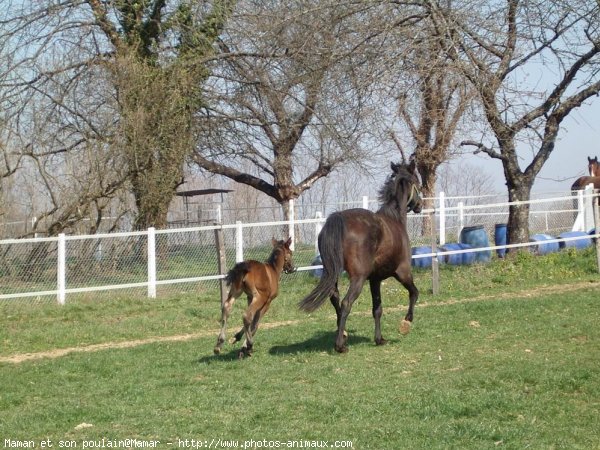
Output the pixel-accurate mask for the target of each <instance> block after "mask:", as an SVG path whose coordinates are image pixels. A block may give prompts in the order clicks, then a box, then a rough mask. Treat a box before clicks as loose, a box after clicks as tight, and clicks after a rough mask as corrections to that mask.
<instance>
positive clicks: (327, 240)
mask: <svg viewBox="0 0 600 450" xmlns="http://www.w3.org/2000/svg"><path fill="white" fill-rule="evenodd" d="M344 231H345V227H344V219H343V217H342V216H341V215H340V214H336V213H334V214H332V215H331V216H329V218H328V219H327V221H326V222H325V225H323V229H322V230H321V233H320V234H319V251H320V253H321V261H322V263H323V275H322V276H321V280H320V281H319V284H317V286H316V287H315V288H314V289H313V291H312V292H311V293H310V294H308V296H306V297H305V298H304V299H303V300H301V301H300V303H298V306H299V307H300V309H301V310H303V311H306V312H312V311H315V310H316V309H317V308H319V307H320V306H321V305H322V304H323V302H324V301H325V299H326V298H327V297H329V296H330V295H331V294H332V293H333V291H334V289H335V285H336V283H337V281H338V278H339V276H340V275H341V273H342V271H343V270H344V255H343V250H342V242H343V239H344Z"/></svg>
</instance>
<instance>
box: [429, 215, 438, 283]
mask: <svg viewBox="0 0 600 450" xmlns="http://www.w3.org/2000/svg"><path fill="white" fill-rule="evenodd" d="M429 214H431V216H430V217H431V219H430V220H431V253H433V256H432V257H431V293H432V294H433V295H437V294H439V292H440V267H439V260H438V257H437V251H438V250H437V243H436V240H435V237H436V236H435V229H436V226H435V211H432V212H430V213H429Z"/></svg>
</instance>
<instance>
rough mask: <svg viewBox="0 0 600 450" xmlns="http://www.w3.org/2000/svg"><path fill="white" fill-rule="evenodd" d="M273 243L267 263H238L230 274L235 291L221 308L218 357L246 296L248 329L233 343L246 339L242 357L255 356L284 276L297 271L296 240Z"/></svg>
mask: <svg viewBox="0 0 600 450" xmlns="http://www.w3.org/2000/svg"><path fill="white" fill-rule="evenodd" d="M272 243H273V252H272V253H271V256H269V258H268V259H267V261H266V262H264V263H262V262H259V261H255V260H252V259H251V260H247V261H243V262H241V263H237V264H236V265H235V266H234V267H233V269H231V270H230V271H229V272H228V273H227V276H226V277H225V281H226V282H227V285H228V286H231V287H230V289H229V294H228V296H227V299H226V300H225V301H224V302H223V303H222V305H221V331H220V332H219V337H218V338H217V345H216V346H215V349H214V352H215V354H219V353H221V348H222V347H223V343H224V342H225V334H226V331H227V318H228V317H229V314H231V310H232V309H233V304H234V303H235V299H236V298H238V297H239V296H240V295H242V293H245V294H246V296H247V297H248V308H247V309H246V312H245V313H244V315H243V322H244V326H243V327H242V329H241V330H240V331H238V332H237V333H236V334H235V336H234V337H233V338H232V340H231V343H232V344H235V343H236V342H238V341H240V340H241V339H242V337H243V336H245V340H244V343H243V344H242V349H241V350H240V353H239V355H238V356H239V357H240V358H243V357H244V356H250V355H251V354H252V346H253V344H254V335H255V334H256V330H257V329H258V322H259V321H260V319H261V318H262V317H263V316H264V315H265V313H266V312H267V310H268V309H269V307H270V306H271V302H272V301H273V299H274V298H275V297H277V294H278V293H279V279H280V277H281V272H285V273H290V272H293V271H294V270H295V269H294V264H293V262H292V250H290V245H291V243H292V238H288V240H287V241H276V240H275V239H272Z"/></svg>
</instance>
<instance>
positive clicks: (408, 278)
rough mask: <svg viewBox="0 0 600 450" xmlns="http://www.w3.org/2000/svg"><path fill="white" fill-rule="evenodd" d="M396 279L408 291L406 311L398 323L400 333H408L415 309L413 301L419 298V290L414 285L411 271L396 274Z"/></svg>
mask: <svg viewBox="0 0 600 450" xmlns="http://www.w3.org/2000/svg"><path fill="white" fill-rule="evenodd" d="M396 279H397V280H398V281H399V282H400V283H402V286H404V287H405V288H406V290H407V291H408V312H407V313H406V316H405V317H404V320H403V321H402V322H401V323H400V333H401V334H408V333H409V332H410V326H411V324H412V321H413V312H414V309H415V303H417V300H418V298H419V290H418V289H417V287H416V286H415V283H414V282H413V277H412V273H410V272H409V273H408V274H404V275H403V276H401V275H396Z"/></svg>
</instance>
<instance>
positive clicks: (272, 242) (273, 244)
mask: <svg viewBox="0 0 600 450" xmlns="http://www.w3.org/2000/svg"><path fill="white" fill-rule="evenodd" d="M271 245H272V246H273V247H276V246H277V239H275V237H272V238H271Z"/></svg>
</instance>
